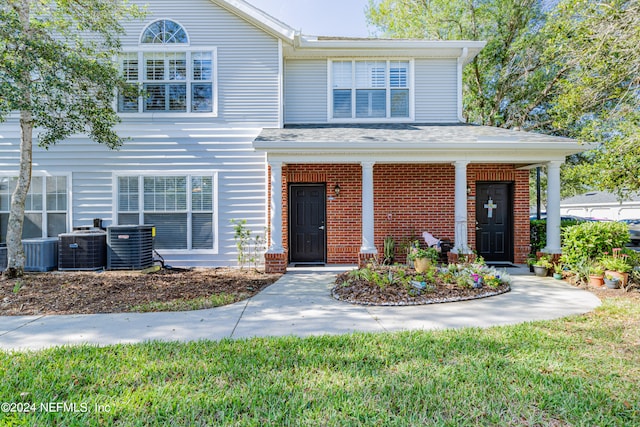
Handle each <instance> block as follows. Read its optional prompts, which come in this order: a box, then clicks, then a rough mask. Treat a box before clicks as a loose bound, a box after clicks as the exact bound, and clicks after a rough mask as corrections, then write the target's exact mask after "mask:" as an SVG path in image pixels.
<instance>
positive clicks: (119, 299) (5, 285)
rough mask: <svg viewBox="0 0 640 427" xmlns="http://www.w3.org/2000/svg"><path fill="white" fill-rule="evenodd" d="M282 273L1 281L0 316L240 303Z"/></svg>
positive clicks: (80, 275)
mask: <svg viewBox="0 0 640 427" xmlns="http://www.w3.org/2000/svg"><path fill="white" fill-rule="evenodd" d="M280 276H281V275H279V274H264V273H260V272H256V271H253V270H252V271H248V270H238V269H231V268H216V269H193V270H187V271H178V270H161V271H158V272H155V273H149V274H143V273H140V272H133V271H105V272H69V271H65V272H49V273H33V274H28V273H27V274H25V276H24V277H23V278H21V279H11V280H6V279H5V280H2V281H0V315H2V316H8V315H11V316H15V315H40V314H87V313H122V312H130V311H133V310H132V309H133V307H136V306H139V305H143V304H149V303H155V302H170V301H175V300H194V299H198V298H209V297H212V296H215V295H226V296H230V297H228V298H227V300H228V302H235V301H240V300H243V299H246V298H249V297H251V296H253V295H255V294H256V293H258V292H260V291H261V290H262V289H264V288H265V287H267V286H269V285H270V284H272V283H273V282H275V281H276V280H277V279H278V278H279V277H280Z"/></svg>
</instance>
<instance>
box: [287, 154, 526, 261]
mask: <svg viewBox="0 0 640 427" xmlns="http://www.w3.org/2000/svg"><path fill="white" fill-rule="evenodd" d="M373 173H374V220H375V245H376V247H377V248H378V251H379V253H380V254H382V252H383V250H382V249H383V240H384V238H385V236H389V235H391V236H393V237H394V239H395V241H396V253H397V255H398V257H397V259H398V260H399V261H402V260H403V259H401V258H402V255H401V254H400V244H401V243H402V242H403V241H407V240H409V238H410V237H412V236H416V237H417V236H420V235H421V233H422V232H423V231H429V232H430V233H432V234H433V235H434V236H436V237H438V238H440V239H449V240H451V241H452V242H453V240H454V214H455V212H454V191H455V168H454V166H453V165H450V164H375V166H374V168H373ZM480 181H482V182H487V181H497V182H510V183H513V189H514V208H513V212H514V262H516V263H523V262H524V261H525V258H526V256H527V254H528V253H529V172H528V171H526V170H517V169H515V167H514V166H513V165H503V164H481V165H480V164H470V165H468V167H467V184H468V186H469V188H470V189H471V193H470V194H469V197H468V206H467V211H468V218H469V230H468V240H469V246H470V247H471V248H474V247H475V184H476V182H480ZM292 183H317V184H325V185H326V189H327V196H328V197H327V203H326V227H327V228H326V239H327V241H326V244H327V263H328V264H357V263H358V262H359V261H361V257H360V256H359V255H360V246H361V244H362V219H361V208H362V168H361V166H360V165H359V164H288V165H285V166H283V168H282V199H283V208H282V217H283V224H282V230H283V232H282V235H283V246H284V247H285V248H287V247H288V242H287V230H288V212H287V205H288V192H287V188H288V185H289V184H292ZM336 184H339V185H340V189H341V191H340V195H339V196H337V197H335V196H334V194H333V188H334V187H335V185H336Z"/></svg>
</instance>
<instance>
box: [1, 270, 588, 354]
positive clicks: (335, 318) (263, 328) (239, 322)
mask: <svg viewBox="0 0 640 427" xmlns="http://www.w3.org/2000/svg"><path fill="white" fill-rule="evenodd" d="M516 270H518V269H513V268H510V269H509V273H510V274H512V278H513V284H512V290H511V292H508V293H506V294H503V295H499V296H496V297H491V298H485V299H480V300H473V301H466V302H459V303H446V304H430V305H422V306H412V307H375V306H359V305H352V304H348V303H345V302H340V301H336V300H334V299H333V298H332V297H331V296H330V292H329V291H330V289H331V287H332V286H333V285H332V283H333V281H334V280H335V275H336V270H327V269H321V268H318V269H312V268H306V269H291V271H290V272H288V273H287V274H286V275H284V276H283V277H282V278H281V279H280V280H279V281H278V282H276V283H274V284H273V285H271V286H269V287H268V288H267V289H265V290H264V291H262V292H261V293H259V294H258V295H256V296H254V297H253V298H251V299H249V300H246V301H242V302H239V303H236V304H232V305H228V306H224V307H218V308H213V309H209V310H199V311H188V312H177V313H174V312H172V313H118V314H90V315H70V316H20V317H0V349H4V350H26V349H33V350H37V349H42V348H47V347H52V346H58V345H75V344H83V343H90V344H97V345H109V344H117V343H137V342H143V341H148V340H165V341H173V340H177V341H192V340H200V339H210V340H219V339H222V338H250V337H256V336H283V335H295V336H301V337H302V336H309V335H321V334H345V333H351V332H355V331H362V332H388V331H401V330H414V329H445V328H462V327H466V326H474V327H487V326H493V325H507V324H515V323H521V322H527V321H533V320H546V319H555V318H559V317H564V316H568V315H571V314H579V313H586V312H588V311H591V310H593V309H594V308H595V307H597V306H598V305H600V300H599V299H598V298H597V297H596V296H595V295H593V294H591V293H590V292H586V291H583V290H580V289H577V288H574V287H572V286H570V285H568V284H566V283H564V282H561V281H557V280H554V279H551V278H537V277H535V276H533V275H532V274H531V273H529V272H528V270H526V272H523V271H522V269H520V271H516ZM522 273H525V274H522Z"/></svg>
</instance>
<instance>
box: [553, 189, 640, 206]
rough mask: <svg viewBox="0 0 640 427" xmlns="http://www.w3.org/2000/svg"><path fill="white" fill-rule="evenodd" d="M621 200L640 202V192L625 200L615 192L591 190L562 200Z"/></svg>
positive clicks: (570, 202)
mask: <svg viewBox="0 0 640 427" xmlns="http://www.w3.org/2000/svg"><path fill="white" fill-rule="evenodd" d="M621 202H640V194H638V193H633V194H630V195H629V196H628V197H627V198H625V199H624V200H620V197H619V196H618V195H617V194H615V193H608V192H606V191H590V192H588V193H584V194H580V195H578V196H573V197H569V198H566V199H564V200H562V205H598V204H604V203H621Z"/></svg>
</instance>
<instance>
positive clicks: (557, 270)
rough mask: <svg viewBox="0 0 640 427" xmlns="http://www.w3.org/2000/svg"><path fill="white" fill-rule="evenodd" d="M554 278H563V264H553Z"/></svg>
mask: <svg viewBox="0 0 640 427" xmlns="http://www.w3.org/2000/svg"><path fill="white" fill-rule="evenodd" d="M553 278H554V279H556V280H562V264H561V263H557V264H556V265H554V266H553Z"/></svg>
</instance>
